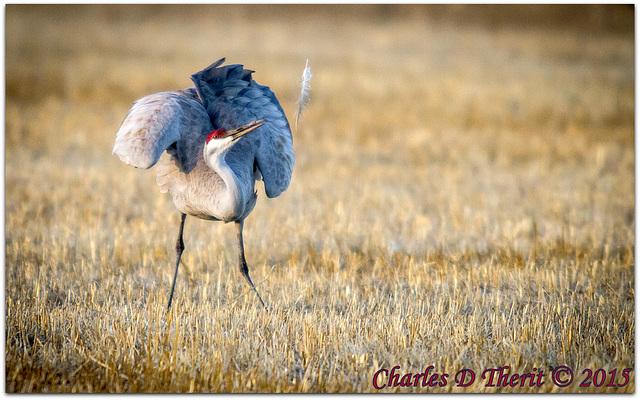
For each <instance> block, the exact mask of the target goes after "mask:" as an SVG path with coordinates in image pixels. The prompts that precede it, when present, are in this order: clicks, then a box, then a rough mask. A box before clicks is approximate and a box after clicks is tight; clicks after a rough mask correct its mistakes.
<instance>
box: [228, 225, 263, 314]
mask: <svg viewBox="0 0 640 400" xmlns="http://www.w3.org/2000/svg"><path fill="white" fill-rule="evenodd" d="M243 226H244V221H240V222H236V227H237V228H238V252H239V254H238V261H239V262H240V272H242V276H244V278H245V279H246V280H247V282H248V283H249V286H251V289H253V291H254V293H255V294H256V296H258V300H260V303H262V307H264V308H265V309H266V308H267V306H266V305H265V304H264V301H262V297H260V294H258V291H257V290H256V287H255V285H254V284H253V281H252V280H251V277H250V276H249V267H247V260H246V259H245V258H244V241H243V239H242V228H243Z"/></svg>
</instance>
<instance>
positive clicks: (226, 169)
mask: <svg viewBox="0 0 640 400" xmlns="http://www.w3.org/2000/svg"><path fill="white" fill-rule="evenodd" d="M228 150H229V149H226V150H223V151H222V152H220V153H216V154H214V155H212V156H211V157H209V158H208V160H207V164H208V165H209V167H210V168H211V169H213V170H214V171H215V172H216V173H217V174H218V176H220V178H221V179H222V181H223V182H224V184H225V190H222V191H221V192H220V193H218V194H217V195H216V197H217V198H218V199H219V202H218V205H219V210H218V213H219V214H220V215H219V217H220V218H222V219H223V220H225V221H229V220H234V219H236V218H238V217H239V216H240V215H242V211H243V209H244V205H245V204H244V196H243V194H242V190H241V189H240V187H239V185H238V177H237V175H236V174H235V172H233V169H231V167H230V166H229V164H227V161H226V160H225V155H226V154H227V151H228Z"/></svg>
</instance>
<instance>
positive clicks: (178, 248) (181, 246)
mask: <svg viewBox="0 0 640 400" xmlns="http://www.w3.org/2000/svg"><path fill="white" fill-rule="evenodd" d="M180 215H181V220H180V232H178V240H177V241H176V271H175V272H174V273H173V284H172V285H171V293H169V303H168V304H167V311H168V310H170V309H171V302H172V301H173V291H174V290H175V289H176V280H177V278H178V267H179V266H180V258H181V257H182V252H183V251H184V241H183V240H182V232H183V231H184V221H185V220H186V219H187V214H180Z"/></svg>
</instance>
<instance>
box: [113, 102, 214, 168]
mask: <svg viewBox="0 0 640 400" xmlns="http://www.w3.org/2000/svg"><path fill="white" fill-rule="evenodd" d="M211 130H212V126H211V121H210V120H209V116H208V114H207V112H206V110H205V109H204V107H203V106H202V104H201V103H200V101H199V100H198V99H197V97H196V94H195V92H194V91H193V90H191V91H189V90H188V89H187V90H184V91H176V92H162V93H155V94H152V95H149V96H146V97H143V98H141V99H140V100H138V101H136V102H135V103H134V104H133V106H132V107H131V109H130V110H129V113H128V114H127V116H126V117H125V119H124V121H123V122H122V125H121V126H120V129H119V130H118V133H117V134H116V141H115V144H114V146H113V154H115V155H117V156H118V157H119V158H120V160H121V161H123V162H124V163H126V164H129V165H132V166H134V167H136V168H151V167H152V166H153V165H155V163H156V162H158V159H159V158H160V156H161V155H162V152H163V151H165V150H166V149H167V148H168V147H169V146H171V145H172V144H173V143H176V142H178V145H180V144H181V143H184V142H185V141H184V140H182V141H181V140H180V139H181V137H184V136H185V135H193V136H200V135H202V134H206V133H207V132H209V131H211ZM180 147H181V146H179V147H178V152H179V153H183V154H185V152H184V151H181V150H182V149H180ZM180 161H181V162H183V163H186V164H188V160H180Z"/></svg>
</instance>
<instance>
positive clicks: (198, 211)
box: [113, 58, 310, 309]
mask: <svg viewBox="0 0 640 400" xmlns="http://www.w3.org/2000/svg"><path fill="white" fill-rule="evenodd" d="M224 60H225V59H224V58H222V59H220V60H218V61H216V62H215V63H213V64H211V65H210V66H209V67H207V68H205V69H203V70H202V71H200V72H197V73H195V74H193V75H192V76H191V80H192V81H193V83H194V84H195V88H193V87H192V88H187V89H183V90H177V91H173V92H162V93H156V94H152V95H149V96H146V97H143V98H141V99H139V100H138V101H136V102H135V103H134V104H133V106H132V107H131V109H130V110H129V113H128V114H127V116H126V117H125V119H124V121H123V122H122V126H121V127H120V129H119V130H118V133H117V134H116V140H115V144H114V147H113V153H114V154H115V155H117V156H118V157H119V158H120V160H121V161H123V162H125V163H126V164H129V165H132V166H134V167H137V168H145V169H147V168H151V167H152V166H154V165H155V164H156V163H158V166H157V168H156V169H157V176H156V182H157V184H158V185H159V186H160V191H161V192H163V193H167V192H169V193H170V195H171V197H172V199H173V203H174V205H175V207H176V208H177V209H178V211H179V212H180V227H179V230H178V239H177V241H176V262H175V271H174V275H173V282H172V285H171V292H170V293H169V300H168V303H167V309H170V308H171V303H172V300H173V293H174V290H175V287H176V280H177V276H178V267H179V265H180V258H181V257H182V253H183V251H184V249H185V247H184V241H183V231H184V225H185V220H186V217H187V215H191V216H194V217H197V218H202V219H205V220H213V221H224V222H225V223H226V222H233V223H234V224H235V226H236V229H237V241H238V263H239V267H240V272H241V273H242V275H243V276H244V278H245V279H246V281H247V282H248V284H249V286H250V287H251V289H252V290H253V291H254V292H255V294H256V296H257V297H258V300H260V303H261V304H262V306H263V307H265V308H266V306H265V303H264V301H263V300H262V298H261V297H260V294H259V293H258V291H257V290H256V287H255V285H254V284H253V281H252V280H251V277H250V275H249V269H248V267H247V261H246V259H245V255H244V243H243V237H242V230H243V226H244V220H245V218H246V217H247V215H249V213H250V212H251V211H252V210H253V208H254V207H255V205H256V199H257V192H256V191H255V190H254V184H255V180H256V179H258V180H259V179H262V180H263V181H264V188H265V192H266V195H267V196H268V197H270V198H273V197H276V196H278V195H280V194H281V193H282V192H283V191H284V190H286V189H287V187H288V186H289V182H290V180H291V174H292V172H293V166H294V163H295V155H294V152H293V147H292V135H291V129H290V127H289V122H288V121H287V117H286V116H285V113H284V111H283V110H282V107H281V106H280V103H279V102H278V99H277V98H276V96H275V95H274V94H273V92H272V91H271V90H270V89H269V88H268V87H267V86H263V85H260V84H259V83H257V82H256V81H254V80H253V79H252V73H253V72H254V71H251V70H247V69H244V67H243V66H242V65H239V64H234V65H226V66H221V65H222V64H223V63H224ZM305 75H308V78H309V79H310V69H309V67H308V63H307V67H306V68H305V72H304V73H303V77H304V76H305ZM307 80H308V79H307ZM302 86H303V89H302V93H303V94H305V87H306V88H307V89H308V82H304V79H303V85H302ZM307 95H308V90H307ZM299 103H300V104H301V105H304V104H305V103H306V99H305V96H302V97H301V99H300V100H299ZM300 111H301V108H299V110H298V113H299V112H300ZM251 132H253V133H252V134H250V135H248V134H249V133H251Z"/></svg>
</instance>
